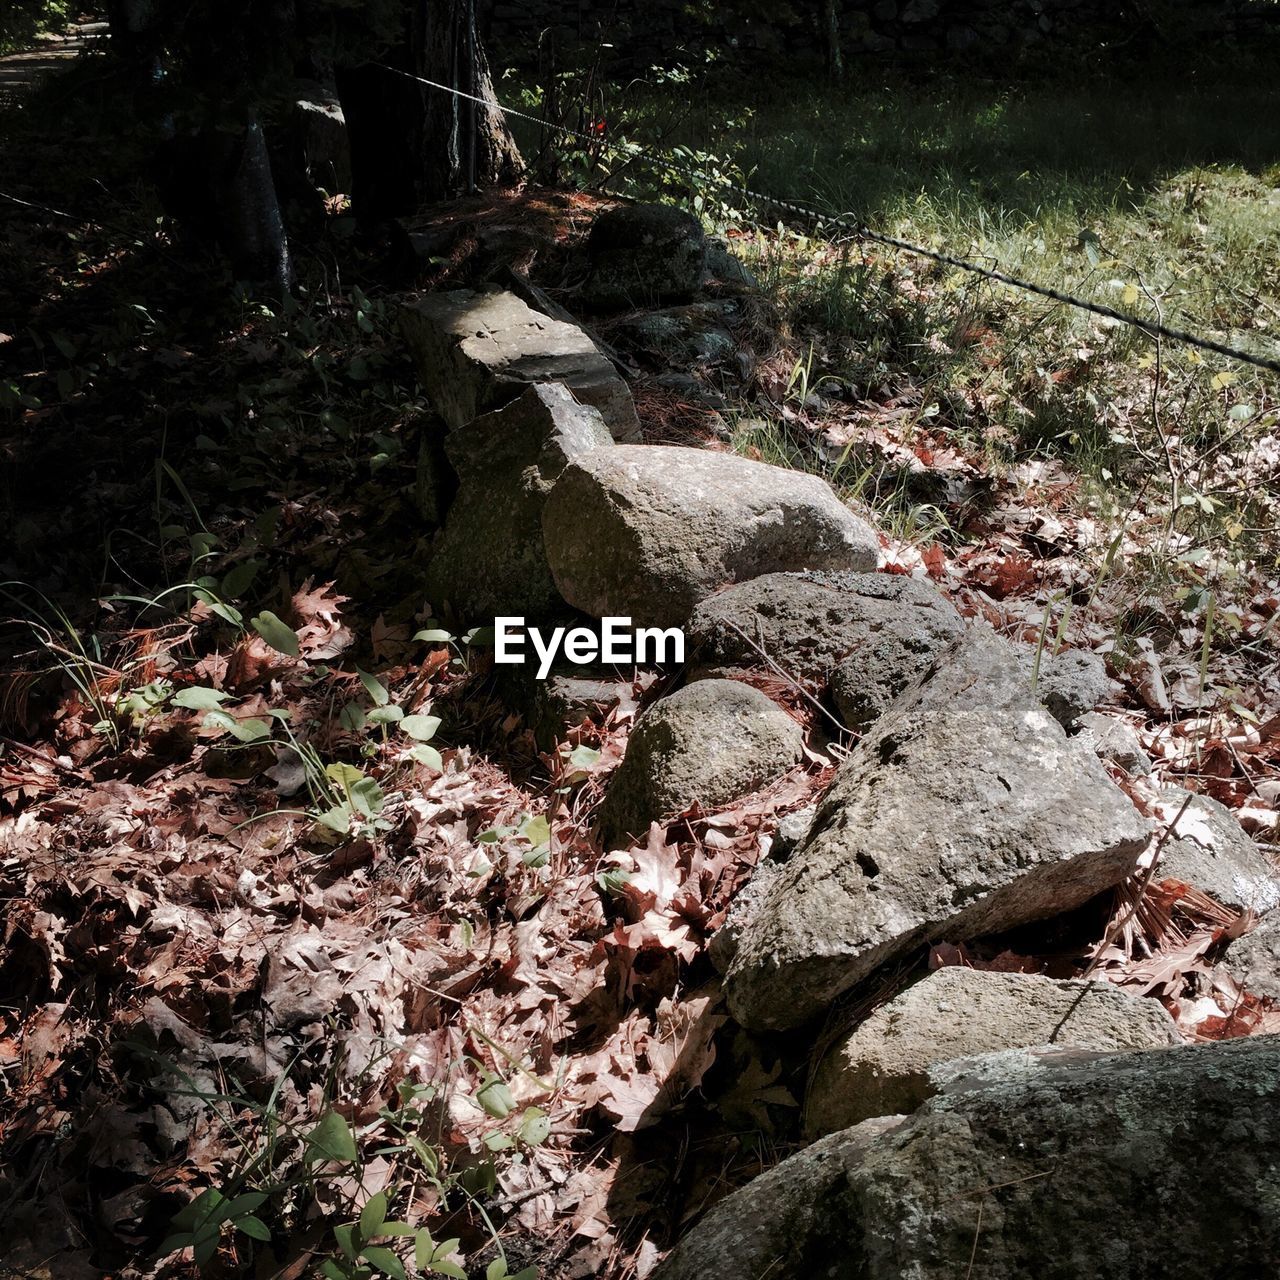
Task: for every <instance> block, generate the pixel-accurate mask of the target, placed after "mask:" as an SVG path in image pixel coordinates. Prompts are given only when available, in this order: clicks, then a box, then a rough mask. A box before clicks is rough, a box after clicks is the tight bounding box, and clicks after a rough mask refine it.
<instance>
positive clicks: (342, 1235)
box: [333, 1222, 359, 1262]
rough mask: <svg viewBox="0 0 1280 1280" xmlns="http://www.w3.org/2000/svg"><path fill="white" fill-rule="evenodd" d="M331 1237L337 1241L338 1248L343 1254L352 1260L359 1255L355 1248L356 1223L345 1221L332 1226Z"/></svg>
mask: <svg viewBox="0 0 1280 1280" xmlns="http://www.w3.org/2000/svg"><path fill="white" fill-rule="evenodd" d="M333 1238H334V1239H335V1240H336V1241H337V1242H338V1248H339V1249H341V1250H342V1252H343V1254H344V1255H345V1256H346V1257H348V1258H350V1259H351V1261H352V1262H354V1261H355V1260H356V1258H357V1257H358V1256H359V1255H358V1252H357V1250H356V1244H357V1241H356V1224H355V1223H354V1222H347V1223H344V1224H343V1225H342V1226H338V1227H334V1229H333Z"/></svg>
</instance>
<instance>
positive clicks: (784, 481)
mask: <svg viewBox="0 0 1280 1280" xmlns="http://www.w3.org/2000/svg"><path fill="white" fill-rule="evenodd" d="M543 533H544V535H545V538H546V545H547V555H548V558H549V560H550V563H551V571H552V573H553V574H554V575H555V580H556V584H557V586H558V587H559V588H560V593H561V595H563V596H564V598H565V599H566V600H567V601H568V602H569V603H570V604H571V605H573V606H574V607H575V608H578V609H582V610H583V611H584V612H586V613H591V614H594V615H595V616H597V617H604V616H606V615H612V616H628V617H631V618H633V619H634V620H635V621H636V622H637V623H638V624H644V625H654V624H656V625H660V626H680V625H682V624H683V623H685V622H686V621H688V618H689V615H690V614H691V613H692V611H693V609H694V607H695V606H696V605H697V604H698V603H699V601H701V600H703V599H705V598H706V597H707V596H709V595H710V594H711V593H712V592H713V591H715V590H716V588H718V587H722V586H725V585H726V584H727V583H731V582H741V581H744V580H746V579H748V578H755V577H759V576H760V575H761V574H764V573H772V572H775V571H778V570H792V569H855V570H862V571H865V570H870V569H873V568H875V564H876V557H877V554H878V549H879V544H878V542H877V539H876V535H875V532H874V531H873V530H872V529H871V528H870V526H869V525H867V523H866V522H865V521H863V520H861V519H859V518H858V517H857V516H856V515H854V514H853V512H852V511H850V510H849V509H848V507H846V506H845V505H844V503H842V502H841V501H840V500H839V498H837V497H836V495H835V494H834V493H833V492H832V491H831V487H830V486H829V485H828V484H827V483H826V481H824V480H821V479H819V478H818V477H817V476H812V475H806V474H804V473H802V472H798V471H789V470H787V469H785V468H783V467H773V466H769V465H768V464H766V463H763V462H751V461H749V460H748V459H746V458H739V457H737V456H735V455H734V454H729V453H714V452H711V451H709V450H704V449H688V448H681V447H679V446H676V445H623V446H620V447H618V448H616V449H602V450H599V451H598V452H596V453H593V454H587V455H586V456H584V457H582V458H579V459H577V460H576V461H575V462H574V463H573V464H572V465H571V466H569V467H568V468H567V469H566V470H565V472H564V474H563V476H561V478H560V482H559V483H558V484H557V485H556V487H555V489H554V491H553V492H552V494H551V497H550V499H549V500H548V502H547V507H546V511H545V512H544V515H543Z"/></svg>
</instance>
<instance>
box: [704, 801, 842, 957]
mask: <svg viewBox="0 0 1280 1280" xmlns="http://www.w3.org/2000/svg"><path fill="white" fill-rule="evenodd" d="M816 812H817V810H816V808H815V806H813V805H808V806H807V807H806V808H804V809H797V810H796V812H795V813H789V814H787V816H786V817H785V818H783V819H782V821H781V822H779V823H778V826H777V829H776V830H775V831H774V833H773V839H772V840H771V841H770V843H769V851H768V856H767V857H765V858H762V859H761V860H760V862H759V863H757V864H756V868H755V871H754V872H753V873H752V876H751V879H750V880H748V881H747V883H746V884H745V885H743V887H742V888H741V889H739V890H738V892H737V893H736V894H735V895H734V898H733V901H732V902H730V903H729V910H728V911H727V912H726V913H725V920H724V923H723V924H722V925H721V926H720V928H719V929H717V930H716V931H715V933H713V934H712V935H711V940H710V942H709V943H708V944H707V955H708V956H709V957H710V958H711V963H712V964H713V965H715V967H716V969H717V970H718V971H719V972H720V973H721V974H725V973H728V972H729V966H730V965H732V964H733V959H734V957H735V956H736V955H737V954H738V940H739V939H740V938H741V937H742V932H743V930H744V929H746V927H747V925H748V924H749V923H750V922H751V918H752V917H753V916H754V915H755V913H756V912H757V911H758V910H759V909H760V907H761V906H762V904H763V903H764V902H765V901H766V899H767V898H768V896H769V890H770V889H771V888H772V887H773V882H774V881H775V880H776V879H777V878H778V876H779V875H781V874H782V864H783V863H784V862H786V860H787V859H788V858H789V857H791V855H792V854H793V853H795V851H796V850H797V849H798V848H799V847H800V846H801V845H802V844H803V843H804V842H805V840H807V839H808V837H809V829H810V828H811V827H812V826H813V815H814V814H815V813H816Z"/></svg>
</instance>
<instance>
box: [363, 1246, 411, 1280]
mask: <svg viewBox="0 0 1280 1280" xmlns="http://www.w3.org/2000/svg"><path fill="white" fill-rule="evenodd" d="M360 1256H361V1257H362V1258H364V1259H365V1260H366V1261H367V1262H369V1263H371V1264H372V1265H373V1266H375V1267H377V1269H378V1270H379V1271H381V1272H382V1274H383V1275H384V1276H391V1277H392V1280H407V1277H406V1276H405V1273H404V1263H402V1262H401V1261H400V1259H399V1258H397V1257H396V1255H395V1254H394V1253H392V1252H391V1250H390V1249H387V1248H384V1247H383V1246H382V1245H370V1246H369V1247H368V1248H367V1249H363V1250H361V1254H360Z"/></svg>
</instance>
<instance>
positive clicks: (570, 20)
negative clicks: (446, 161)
mask: <svg viewBox="0 0 1280 1280" xmlns="http://www.w3.org/2000/svg"><path fill="white" fill-rule="evenodd" d="M480 5H481V19H482V22H483V24H484V26H485V28H486V30H487V31H488V33H489V38H490V40H491V41H492V42H493V44H494V47H495V48H496V49H498V50H499V51H500V52H501V53H502V54H504V55H505V57H506V60H507V61H508V62H511V61H517V62H524V63H528V62H533V61H535V60H536V58H537V50H538V45H539V40H541V41H542V42H543V48H544V49H546V48H548V47H550V46H551V45H554V46H555V47H557V49H560V50H563V49H566V48H568V47H571V46H574V45H583V46H594V45H598V44H601V43H606V44H609V45H612V46H613V48H614V50H615V51H616V52H615V54H614V58H615V60H617V61H623V62H636V63H644V62H646V61H650V60H654V59H657V58H670V57H671V55H672V53H673V51H674V50H676V49H677V48H678V47H679V46H680V44H681V43H683V42H686V41H687V42H690V43H696V44H697V45H699V46H705V45H713V46H717V47H720V48H722V49H723V50H725V51H726V52H737V53H739V54H744V55H748V56H750V55H753V54H755V55H763V56H766V57H767V56H769V55H774V54H780V53H787V54H790V55H795V54H800V55H803V54H804V53H805V52H810V53H811V54H812V56H813V57H815V58H817V59H821V58H822V57H823V56H824V49H825V46H824V41H823V38H822V34H821V14H822V5H821V4H820V3H818V0H811V2H810V3H789V2H788V0H778V2H777V3H773V4H769V3H764V2H763V0H756V2H755V3H750V2H747V3H742V4H737V5H732V6H726V5H722V4H714V5H712V4H707V5H699V4H697V3H690V2H689V0H480ZM1277 17H1280V5H1277V4H1275V3H1273V2H1269V0H1158V3H1156V4H1154V5H1147V4H1143V3H1140V2H1139V3H1126V0H841V5H840V27H841V43H842V46H843V50H844V53H845V55H846V56H847V57H849V58H851V59H853V58H857V57H859V56H865V55H877V54H879V55H889V54H917V55H927V54H937V53H946V52H948V51H950V52H952V53H961V54H963V53H973V52H978V53H981V52H990V53H992V54H993V55H996V56H999V55H1000V54H1001V53H1003V52H1009V51H1017V50H1021V49H1026V48H1029V47H1033V46H1037V45H1044V44H1047V43H1051V42H1060V43H1062V42H1067V43H1069V42H1071V41H1073V40H1077V39H1079V40H1089V41H1091V42H1098V41H1110V42H1117V41H1124V40H1128V39H1131V38H1133V37H1134V36H1135V35H1136V36H1141V35H1144V34H1145V35H1152V36H1159V37H1163V38H1169V37H1170V36H1174V37H1176V36H1179V35H1181V36H1186V35H1193V36H1194V37H1195V38H1214V37H1219V38H1229V37H1231V36H1233V35H1237V34H1240V33H1241V32H1247V30H1248V29H1249V28H1251V27H1253V26H1255V25H1257V24H1259V23H1264V22H1275V21H1276V19H1277Z"/></svg>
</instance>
